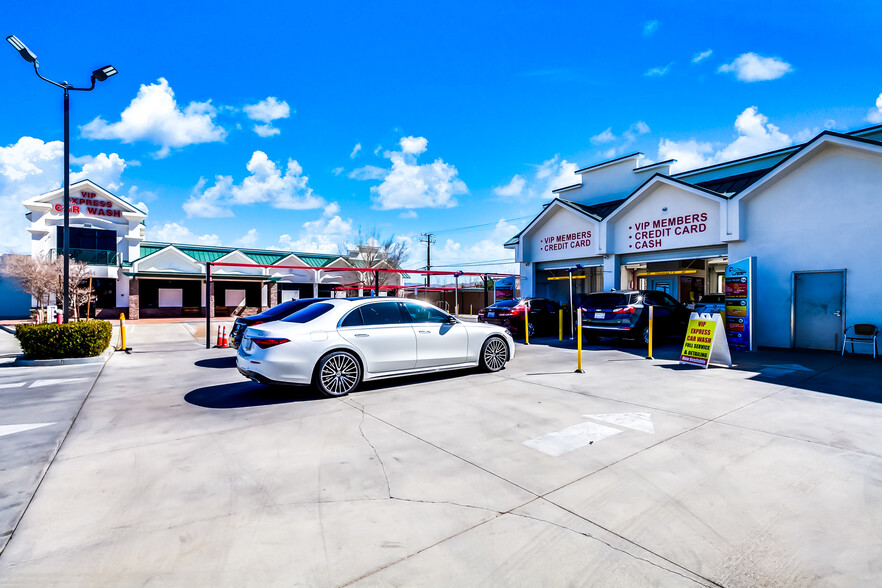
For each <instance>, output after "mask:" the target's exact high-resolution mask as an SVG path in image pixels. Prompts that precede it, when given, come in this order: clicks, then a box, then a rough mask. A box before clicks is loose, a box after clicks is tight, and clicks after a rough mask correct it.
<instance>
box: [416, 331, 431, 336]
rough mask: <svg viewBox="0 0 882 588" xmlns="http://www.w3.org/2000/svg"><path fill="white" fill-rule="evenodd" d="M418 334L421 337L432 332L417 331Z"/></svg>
mask: <svg viewBox="0 0 882 588" xmlns="http://www.w3.org/2000/svg"><path fill="white" fill-rule="evenodd" d="M419 333H420V334H421V335H429V334H431V333H432V331H419Z"/></svg>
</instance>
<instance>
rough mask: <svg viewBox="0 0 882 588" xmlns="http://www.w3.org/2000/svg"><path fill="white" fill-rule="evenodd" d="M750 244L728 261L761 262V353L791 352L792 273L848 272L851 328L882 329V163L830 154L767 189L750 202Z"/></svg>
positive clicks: (746, 225)
mask: <svg viewBox="0 0 882 588" xmlns="http://www.w3.org/2000/svg"><path fill="white" fill-rule="evenodd" d="M742 215H743V216H742V219H741V222H742V227H743V231H744V232H743V234H742V237H743V238H744V241H741V242H733V243H729V261H730V262H731V261H737V260H739V259H742V258H744V257H748V256H756V258H757V280H756V283H757V312H756V322H755V323H754V329H755V330H754V336H755V338H756V341H757V342H758V344H759V345H767V346H774V347H789V346H790V311H791V295H792V292H791V287H792V286H791V273H792V272H793V271H802V270H831V269H847V272H846V308H845V312H846V321H845V322H846V324H847V325H852V324H855V323H862V322H868V323H874V324H882V311H880V307H879V303H878V298H879V283H880V279H879V274H878V268H877V265H878V257H879V253H880V250H882V237H880V235H882V156H879V155H874V154H868V153H866V152H859V151H856V150H853V149H849V148H844V147H839V146H829V147H824V148H823V149H822V150H821V151H820V152H819V153H817V154H814V155H809V156H808V157H806V158H805V159H804V160H803V161H802V162H801V165H800V166H799V167H798V168H795V169H793V170H792V171H791V172H790V173H789V174H786V175H782V177H781V179H780V180H778V181H777V182H774V183H772V184H771V185H769V186H768V187H766V188H763V189H761V190H757V191H756V192H755V193H753V194H750V195H746V197H745V201H744V202H743V208H742Z"/></svg>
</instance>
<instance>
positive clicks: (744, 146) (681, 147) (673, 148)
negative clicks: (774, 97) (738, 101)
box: [658, 106, 793, 172]
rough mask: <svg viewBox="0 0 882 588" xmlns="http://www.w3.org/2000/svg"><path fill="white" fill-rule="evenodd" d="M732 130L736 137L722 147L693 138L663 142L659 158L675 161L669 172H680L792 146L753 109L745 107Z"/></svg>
mask: <svg viewBox="0 0 882 588" xmlns="http://www.w3.org/2000/svg"><path fill="white" fill-rule="evenodd" d="M735 130H736V131H737V132H738V137H737V138H736V139H735V140H734V141H732V142H731V143H729V144H728V145H724V146H722V147H721V148H717V147H716V146H714V144H712V143H707V142H701V141H696V140H695V139H689V140H686V141H672V140H670V139H662V140H661V141H660V142H659V146H658V159H659V160H660V161H661V160H665V159H671V158H673V159H676V160H677V162H676V163H675V164H674V165H673V166H672V171H675V172H679V171H686V170H690V169H696V168H699V167H704V166H707V165H713V164H715V163H720V162H722V161H731V160H733V159H739V158H742V157H748V156H751V155H757V154H759V153H764V152H766V151H774V150H775V149H781V148H782V147H787V146H789V145H792V144H793V139H792V138H791V137H790V136H789V135H787V134H785V133H782V132H781V131H780V129H778V127H777V126H775V125H773V124H771V123H770V122H769V119H768V118H767V117H766V116H764V115H763V114H761V113H760V112H759V111H758V110H757V107H756V106H751V107H749V108H746V109H745V110H744V112H742V113H741V114H739V115H738V118H736V119H735Z"/></svg>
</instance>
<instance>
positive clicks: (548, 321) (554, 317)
mask: <svg viewBox="0 0 882 588" xmlns="http://www.w3.org/2000/svg"><path fill="white" fill-rule="evenodd" d="M559 309H560V305H558V303H557V302H554V301H553V300H548V299H546V298H521V299H519V300H500V301H499V302H497V303H495V304H491V305H490V306H488V307H487V308H482V309H481V310H479V311H478V322H482V323H492V324H494V325H499V326H500V327H505V328H507V329H508V330H509V331H510V332H511V334H512V335H513V336H515V337H523V336H524V326H525V324H526V321H525V320H524V315H525V314H526V313H527V312H529V313H530V336H531V337H534V336H536V335H540V334H551V333H557V331H558V321H559V320H560V319H559V318H558V310H559Z"/></svg>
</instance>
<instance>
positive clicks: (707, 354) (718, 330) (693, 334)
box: [680, 312, 732, 369]
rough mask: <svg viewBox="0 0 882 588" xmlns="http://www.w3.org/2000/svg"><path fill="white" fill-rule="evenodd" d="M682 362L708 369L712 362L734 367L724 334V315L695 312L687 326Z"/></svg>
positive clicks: (681, 355) (681, 352)
mask: <svg viewBox="0 0 882 588" xmlns="http://www.w3.org/2000/svg"><path fill="white" fill-rule="evenodd" d="M680 363H685V364H689V365H697V366H699V367H703V368H705V369H707V366H708V364H710V363H723V364H727V365H728V366H729V367H732V356H731V355H730V354H729V346H728V345H727V344H726V337H725V335H724V334H723V317H721V316H720V315H719V314H714V315H713V316H711V315H709V314H698V313H695V312H693V313H692V315H691V316H690V317H689V326H688V327H686V338H685V339H684V340H683V350H682V351H680Z"/></svg>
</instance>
